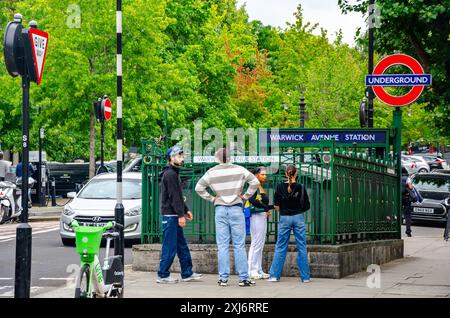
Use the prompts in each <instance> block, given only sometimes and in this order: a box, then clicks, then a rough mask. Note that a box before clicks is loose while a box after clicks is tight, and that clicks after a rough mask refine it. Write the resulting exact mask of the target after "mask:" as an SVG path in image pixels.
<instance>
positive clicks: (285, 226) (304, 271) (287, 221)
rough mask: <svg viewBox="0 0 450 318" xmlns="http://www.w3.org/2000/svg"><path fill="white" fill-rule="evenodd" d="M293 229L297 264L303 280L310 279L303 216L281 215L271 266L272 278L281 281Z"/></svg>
mask: <svg viewBox="0 0 450 318" xmlns="http://www.w3.org/2000/svg"><path fill="white" fill-rule="evenodd" d="M291 229H292V230H294V236H295V243H296V245H297V264H298V269H299V272H300V277H301V279H302V280H308V279H310V277H311V276H310V271H309V263H308V251H307V249H306V227H305V216H304V215H303V214H296V215H281V216H280V222H279V223H278V238H277V244H276V246H275V254H274V256H273V260H272V265H271V266H270V271H269V274H270V277H275V278H277V279H280V277H281V273H282V272H283V267H284V262H285V260H286V253H287V250H288V245H289V237H290V235H291Z"/></svg>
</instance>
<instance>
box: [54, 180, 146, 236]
mask: <svg viewBox="0 0 450 318" xmlns="http://www.w3.org/2000/svg"><path fill="white" fill-rule="evenodd" d="M122 178H123V179H122V182H123V183H122V184H123V206H124V208H125V224H124V226H125V228H124V235H125V240H138V239H140V237H141V186H142V181H141V179H142V178H141V174H140V173H135V172H127V173H123V175H122ZM116 179H117V174H116V173H103V174H99V175H97V176H95V177H94V178H92V179H91V180H90V181H89V182H88V183H87V184H86V185H85V186H84V187H83V188H82V189H81V190H80V192H79V193H75V192H71V193H68V194H67V197H71V198H73V200H72V201H71V202H70V203H68V204H66V205H65V206H64V209H63V213H62V214H61V220H60V235H61V240H62V242H63V244H64V245H73V244H74V241H75V233H74V232H73V230H72V229H71V228H70V226H69V224H70V222H72V220H74V219H75V220H77V221H78V223H79V224H80V225H86V226H103V225H105V224H106V223H107V222H109V221H113V220H114V208H115V206H116V200H117V198H116Z"/></svg>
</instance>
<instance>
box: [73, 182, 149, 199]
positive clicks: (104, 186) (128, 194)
mask: <svg viewBox="0 0 450 318" xmlns="http://www.w3.org/2000/svg"><path fill="white" fill-rule="evenodd" d="M116 184H117V182H116V180H115V179H97V180H91V182H89V183H88V184H87V185H86V187H84V188H83V190H81V192H80V194H79V195H78V198H81V199H116V198H117V197H116ZM141 185H142V182H141V180H137V179H123V180H122V188H123V199H124V200H132V199H140V198H141Z"/></svg>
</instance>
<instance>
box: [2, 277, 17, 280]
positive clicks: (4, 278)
mask: <svg viewBox="0 0 450 318" xmlns="http://www.w3.org/2000/svg"><path fill="white" fill-rule="evenodd" d="M13 279H14V278H9V277H0V280H13Z"/></svg>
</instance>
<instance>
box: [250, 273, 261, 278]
mask: <svg viewBox="0 0 450 318" xmlns="http://www.w3.org/2000/svg"><path fill="white" fill-rule="evenodd" d="M262 278H263V276H262V274H252V275H250V279H262Z"/></svg>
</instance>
